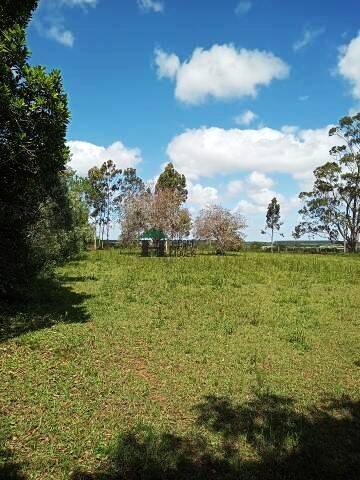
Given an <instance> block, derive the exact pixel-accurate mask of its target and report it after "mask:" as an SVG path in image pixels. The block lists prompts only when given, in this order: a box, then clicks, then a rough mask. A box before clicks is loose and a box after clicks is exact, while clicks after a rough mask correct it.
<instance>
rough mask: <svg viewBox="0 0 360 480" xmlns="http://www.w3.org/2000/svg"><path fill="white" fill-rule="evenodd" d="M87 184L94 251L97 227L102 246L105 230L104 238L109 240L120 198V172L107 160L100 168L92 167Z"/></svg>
mask: <svg viewBox="0 0 360 480" xmlns="http://www.w3.org/2000/svg"><path fill="white" fill-rule="evenodd" d="M87 182H88V188H87V195H86V198H87V201H88V204H89V206H90V208H91V217H92V219H93V224H94V231H95V240H94V247H95V249H96V237H97V227H98V228H99V235H98V236H99V238H100V239H101V244H102V246H103V245H104V233H105V228H106V238H107V240H109V232H110V225H111V221H112V220H113V218H114V215H115V211H116V208H117V206H118V203H119V201H120V200H119V199H120V197H121V193H120V194H119V191H120V190H121V188H122V185H123V179H122V170H121V169H119V168H117V167H116V165H115V163H114V162H113V161H112V160H108V161H107V162H104V163H103V164H102V165H101V167H100V168H99V167H93V168H91V169H90V170H89V172H88V177H87Z"/></svg>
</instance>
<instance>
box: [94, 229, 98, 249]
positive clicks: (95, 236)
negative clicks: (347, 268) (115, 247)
mask: <svg viewBox="0 0 360 480" xmlns="http://www.w3.org/2000/svg"><path fill="white" fill-rule="evenodd" d="M96 247H97V245H96V223H95V225H94V250H96Z"/></svg>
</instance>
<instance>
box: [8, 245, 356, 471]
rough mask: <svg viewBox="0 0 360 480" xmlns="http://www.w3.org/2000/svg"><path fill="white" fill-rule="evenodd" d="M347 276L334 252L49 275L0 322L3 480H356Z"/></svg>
mask: <svg viewBox="0 0 360 480" xmlns="http://www.w3.org/2000/svg"><path fill="white" fill-rule="evenodd" d="M359 280H360V256H344V255H338V256H332V255H328V256H326V255H323V256H320V255H295V254H294V255H287V254H273V255H272V254H270V253H243V254H238V255H229V256H225V257H216V256H209V255H202V256H197V257H194V258H169V259H167V258H161V259H160V258H141V257H139V256H135V255H124V254H121V253H120V251H118V250H110V251H99V252H91V253H88V254H86V255H85V256H84V258H83V259H80V260H79V261H75V262H71V263H69V264H68V265H66V266H64V267H62V268H60V269H58V272H57V278H55V279H54V280H53V281H47V282H45V281H43V282H39V284H38V285H36V298H35V301H34V304H33V305H32V306H30V305H27V306H26V305H24V306H19V307H18V308H17V310H16V311H14V310H13V309H11V308H10V307H7V308H5V307H4V308H3V313H2V314H1V315H0V320H1V324H0V328H1V330H0V333H1V341H0V377H1V382H0V414H1V418H0V422H1V434H0V478H1V479H22V478H26V479H39V480H40V479H42V480H47V479H56V480H64V479H70V478H72V479H74V480H75V479H76V480H81V479H82V480H85V479H89V480H90V479H93V480H95V479H96V480H100V479H110V478H114V479H126V480H128V479H133V480H135V479H140V480H141V479H149V480H150V479H155V480H156V479H176V478H180V479H192V478H196V479H207V478H210V479H220V478H221V479H222V478H225V479H231V480H232V479H235V478H243V479H245V480H250V479H264V478H268V479H292V480H293V479H296V480H300V479H307V480H308V479H324V480H325V479H326V480H329V479H344V480H349V479H354V480H355V479H358V478H360V402H359V401H360V375H359V374H360V352H359V345H360V331H359V326H360V313H359V311H360V285H359Z"/></svg>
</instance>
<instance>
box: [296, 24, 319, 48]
mask: <svg viewBox="0 0 360 480" xmlns="http://www.w3.org/2000/svg"><path fill="white" fill-rule="evenodd" d="M324 32H325V28H317V29H311V28H306V29H305V30H304V31H303V34H302V36H301V38H299V39H298V40H296V42H294V44H293V50H294V51H295V52H297V51H298V50H302V49H303V48H305V47H307V46H308V45H310V43H312V42H313V41H314V40H315V39H316V38H317V37H319V36H320V35H322V34H323V33H324Z"/></svg>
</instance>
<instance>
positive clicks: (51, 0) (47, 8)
mask: <svg viewBox="0 0 360 480" xmlns="http://www.w3.org/2000/svg"><path fill="white" fill-rule="evenodd" d="M96 5H97V0H41V2H40V5H39V8H38V9H37V10H36V13H35V16H34V18H33V21H32V24H33V25H34V26H35V28H36V29H37V31H38V32H39V34H40V35H42V36H44V37H47V38H51V39H53V40H55V41H56V42H58V43H60V44H61V45H64V46H65V47H72V46H73V45H74V42H75V36H74V34H73V32H71V31H70V30H69V29H68V28H66V26H65V23H66V22H65V17H64V14H63V10H64V9H65V8H74V7H81V8H82V9H83V10H85V11H86V10H87V8H88V7H93V8H95V7H96Z"/></svg>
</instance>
